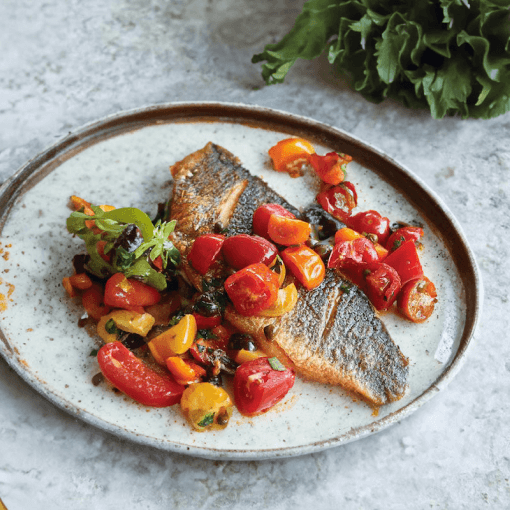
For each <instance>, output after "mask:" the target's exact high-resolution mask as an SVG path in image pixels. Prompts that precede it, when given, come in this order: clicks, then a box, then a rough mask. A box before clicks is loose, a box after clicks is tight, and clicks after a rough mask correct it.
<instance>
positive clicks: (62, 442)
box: [0, 0, 510, 510]
mask: <svg viewBox="0 0 510 510" xmlns="http://www.w3.org/2000/svg"><path fill="white" fill-rule="evenodd" d="M302 4H303V2H302V1H298V2H292V1H291V0H286V1H285V0H277V1H276V0H261V1H259V2H251V1H249V0H238V1H233V0H222V1H207V0H190V1H184V0H174V1H168V2H165V1H163V0H153V1H150V2H146V1H142V0H131V1H128V0H107V1H98V0H89V1H87V2H79V1H77V0H71V1H69V2H64V1H60V2H59V1H57V0H48V1H46V2H44V3H43V2H41V3H39V2H29V1H26V0H25V1H13V0H6V1H3V2H1V3H0V47H1V48H2V59H1V60H0V69H1V72H0V112H1V128H0V180H1V181H3V180H5V179H6V178H8V177H9V176H10V175H12V174H13V173H14V172H15V171H16V170H17V169H18V168H19V167H20V166H21V165H22V164H23V163H25V162H26V161H27V160H28V159H30V158H32V157H34V156H35V155H36V154H38V153H39V152H40V151H41V150H43V149H45V148H46V147H48V146H50V145H52V144H53V143H54V142H55V141H57V140H58V139H59V138H62V137H63V136H65V135H66V134H67V133H68V132H72V131H73V130H74V129H77V128H79V127H80V126H81V125H82V124H85V123H87V122H91V121H94V120H97V119H99V118H102V117H104V116H106V115H108V114H112V113H116V112H119V111H122V110H127V109H132V108H138V107H142V106H145V105H149V104H158V103H165V102H173V101H204V100H210V101H227V102H239V103H245V104H257V105H261V106H267V107H273V108H278V109H281V110H285V111H288V112H291V113H295V114H299V115H304V116H308V117H311V118H314V119H316V120H318V121H321V122H324V123H327V124H330V125H333V126H336V127H338V128H341V129H343V130H345V131H347V132H349V133H352V134H353V135H355V136H357V137H359V138H361V139H363V140H364V141H366V142H368V143H370V144H373V145H375V146H376V147H378V148H380V149H382V150H384V151H385V152H386V153H388V154H389V155H390V156H392V157H393V158H395V159H396V160H397V161H400V162H401V163H403V164H404V165H406V166H407V167H408V168H410V169H411V170H412V171H413V172H415V173H416V174H417V175H418V176H419V177H420V178H422V179H423V180H424V181H425V182H426V183H427V184H428V185H429V186H430V187H431V188H432V189H433V190H434V191H435V192H436V193H437V194H438V195H439V196H440V197H441V198H442V199H443V201H444V202H445V203H446V204H447V205H448V207H449V208H450V210H451V211H452V212H453V214H454V215H455V216H456V217H457V219H458V220H459V222H460V223H461V225H462V227H463V229H464V231H465V234H466V237H467V239H468V241H469V243H470V245H471V247H472V249H473V251H474V253H475V256H476V258H477V261H478V264H479V267H480V270H481V273H482V278H483V281H484V288H485V300H484V310H483V315H482V318H481V322H480V324H479V328H478V331H477V333H476V335H475V340H474V342H475V343H474V346H473V348H472V349H471V351H470V354H469V358H468V359H467V361H466V363H465V365H464V367H463V369H462V370H461V371H460V373H459V374H458V375H457V376H456V378H455V379H454V380H453V381H452V382H451V383H450V385H449V386H448V387H447V388H446V390H445V391H443V392H441V393H440V394H438V395H437V396H436V397H435V398H434V399H432V400H431V401H430V402H428V403H427V404H426V405H425V406H424V407H423V408H421V409H419V410H418V411H417V412H416V413H414V414H413V415H412V416H410V417H408V418H406V419H405V420H403V421H402V422H399V423H397V424H395V425H393V426H392V427H390V428H389V429H386V430H384V431H382V432H380V433H378V434H376V435H373V436H370V437H367V438H365V439H363V440H360V441H357V442H354V443H350V444H347V445H345V446H341V447H338V448H335V449H331V450H327V451H324V452H321V453H316V454H312V455H307V456H303V457H298V458H293V459H288V460H276V461H264V462H246V463H243V462H231V461H207V460H200V459H195V458H191V457H185V456H180V455H177V454H173V453H166V452H163V451H159V450H157V449H154V448H150V447H144V446H140V445H138V444H134V443H131V442H128V441H125V440H121V439H118V438H116V437H115V436H112V435H110V434H107V433H105V432H102V431H101V430H98V429H96V428H94V427H92V426H90V425H87V424H86V423H84V422H82V421H80V420H77V419H75V418H74V417H72V416H70V415H68V414H66V413H65V412H63V411H61V410H59V409H58V408H56V407H55V406H53V405H52V404H51V403H49V402H48V401H47V400H45V399H44V398H43V397H42V396H40V395H39V394H38V393H37V392H36V391H35V390H33V389H32V388H31V387H30V386H29V385H27V384H26V383H25V382H24V381H23V380H22V379H21V378H20V377H19V376H18V375H17V374H16V373H15V372H14V371H13V370H12V369H11V368H10V367H9V366H8V365H7V363H6V362H5V361H4V360H3V359H0V403H1V404H0V418H1V421H0V498H1V499H2V500H3V502H4V503H5V505H6V506H7V508H8V509H9V510H23V509H28V508H31V509H34V510H38V509H50V508H51V509H52V510H53V509H55V510H57V509H66V510H67V509H70V508H72V509H76V510H80V509H87V510H88V509H92V508H93V509H101V510H102V509H114V508H123V507H124V506H126V507H127V506H130V507H133V508H146V509H150V510H152V509H159V508H175V509H178V508H182V509H210V508H222V509H223V508H224V509H237V508H239V509H240V508H255V509H259V508H260V509H262V508H275V509H276V508H299V509H301V508H303V509H304V508H310V507H316V508H321V509H322V508H324V509H337V508H343V509H376V508H381V509H382V508H385V509H386V508H391V509H422V508H423V509H425V508H427V509H429V508H430V509H435V508H437V509H472V508H473V509H478V508H490V509H499V508H501V509H503V508H508V507H510V482H509V478H510V439H509V438H510V435H509V431H510V427H509V423H510V411H509V406H508V396H509V394H510V344H509V338H508V337H509V335H508V331H509V330H510V319H509V315H510V314H509V312H510V307H509V290H508V289H509V288H510V264H509V262H508V261H509V258H508V251H509V249H510V240H509V230H510V220H509V218H510V200H509V194H510V185H509V174H510V114H506V115H503V116H500V117H498V118H496V119H493V120H490V121H476V120H467V121H463V120H459V119H444V120H441V121H437V120H433V119H432V118H430V116H429V114H428V113H426V112H415V111H410V110H407V109H405V108H403V107H402V106H400V105H398V104H396V103H393V102H391V101H386V102H384V103H383V104H380V105H373V104H371V103H368V102H366V101H365V100H364V99H363V98H361V97H359V96H358V95H357V94H355V93H354V92H352V91H351V90H349V89H348V88H347V87H346V86H345V85H344V84H343V83H342V82H341V81H339V80H335V79H334V78H333V77H332V76H331V75H330V72H329V70H328V69H327V66H326V64H325V61H324V60H322V61H318V62H302V63H298V64H297V65H296V66H295V68H294V69H293V70H292V72H291V73H290V74H289V76H288V78H287V81H286V83H285V85H282V86H275V87H263V86H262V82H261V78H260V74H259V68H258V67H257V66H254V65H252V64H251V63H250V58H251V55H252V54H253V53H254V52H256V51H259V50H260V49H261V48H262V47H263V45H264V44H265V43H266V42H270V41H272V40H273V39H276V38H277V37H279V36H281V35H282V34H284V33H285V32H286V31H287V30H288V29H289V27H290V25H291V24H292V20H293V19H294V18H295V15H296V14H297V13H298V12H299V10H300V7H301V5H302Z"/></svg>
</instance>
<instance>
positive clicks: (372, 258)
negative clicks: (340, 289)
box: [328, 236, 379, 269]
mask: <svg viewBox="0 0 510 510" xmlns="http://www.w3.org/2000/svg"><path fill="white" fill-rule="evenodd" d="M378 260H379V255H378V254H377V251H376V250H375V248H374V245H373V243H372V242H371V241H369V240H368V239H367V238H366V237H363V236H361V237H358V238H356V239H353V240H352V241H341V242H339V243H336V244H335V246H334V247H333V251H332V252H331V255H330V257H329V260H328V267H331V268H334V269H342V268H345V267H350V266H351V267H352V266H358V265H362V266H365V265H366V264H370V263H372V262H377V261H378Z"/></svg>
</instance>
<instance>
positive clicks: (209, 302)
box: [193, 294, 221, 317]
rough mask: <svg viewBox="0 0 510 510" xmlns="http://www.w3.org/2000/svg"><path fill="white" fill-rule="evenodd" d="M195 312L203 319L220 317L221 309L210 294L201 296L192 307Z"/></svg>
mask: <svg viewBox="0 0 510 510" xmlns="http://www.w3.org/2000/svg"><path fill="white" fill-rule="evenodd" d="M193 308H194V310H195V312H197V313H199V314H200V315H203V316H204V317H214V316H216V315H221V308H220V306H219V305H218V303H217V302H216V300H215V299H214V298H213V296H211V294H202V295H201V296H200V297H199V298H198V300H197V301H196V302H195V304H194V305H193Z"/></svg>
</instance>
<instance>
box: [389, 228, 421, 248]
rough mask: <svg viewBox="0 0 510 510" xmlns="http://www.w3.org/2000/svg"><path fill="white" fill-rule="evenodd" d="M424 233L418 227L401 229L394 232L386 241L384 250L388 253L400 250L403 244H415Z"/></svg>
mask: <svg viewBox="0 0 510 510" xmlns="http://www.w3.org/2000/svg"><path fill="white" fill-rule="evenodd" d="M423 235H424V232H423V229H422V228H420V227H402V228H399V229H398V230H395V232H393V234H391V236H390V237H389V238H388V239H387V241H386V248H387V250H388V251H390V252H392V251H395V250H396V249H397V248H400V246H402V245H403V244H404V243H405V242H407V241H413V242H414V243H415V244H416V243H418V242H419V241H420V239H421V238H422V237H423Z"/></svg>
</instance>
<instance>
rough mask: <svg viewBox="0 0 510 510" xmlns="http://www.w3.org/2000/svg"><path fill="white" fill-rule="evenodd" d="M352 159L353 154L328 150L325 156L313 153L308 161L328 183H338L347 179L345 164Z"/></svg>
mask: <svg viewBox="0 0 510 510" xmlns="http://www.w3.org/2000/svg"><path fill="white" fill-rule="evenodd" d="M349 161H352V158H351V156H347V155H345V154H344V155H342V156H340V155H339V154H338V153H336V152H328V153H327V154H326V155H325V156H319V155H317V154H311V155H310V156H309V157H308V162H309V163H310V165H311V166H312V168H313V169H314V170H315V173H316V174H317V175H318V176H319V178H320V179H321V180H322V181H323V182H326V183H328V184H333V185H335V186H336V185H337V184H340V183H341V182H342V181H343V180H344V179H345V171H344V169H343V165H345V164H346V163H349Z"/></svg>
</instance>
